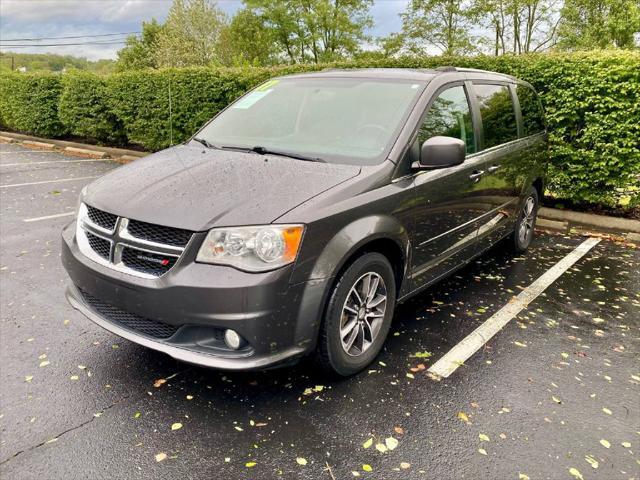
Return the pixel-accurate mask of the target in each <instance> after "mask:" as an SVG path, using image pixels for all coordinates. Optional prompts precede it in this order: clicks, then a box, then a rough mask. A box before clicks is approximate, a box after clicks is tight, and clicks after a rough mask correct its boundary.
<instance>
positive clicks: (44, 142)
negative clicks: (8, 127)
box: [0, 131, 149, 163]
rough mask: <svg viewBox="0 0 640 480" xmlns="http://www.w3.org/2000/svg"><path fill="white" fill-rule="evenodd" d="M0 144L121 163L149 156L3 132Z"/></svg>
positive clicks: (138, 152) (121, 149) (145, 153)
mask: <svg viewBox="0 0 640 480" xmlns="http://www.w3.org/2000/svg"><path fill="white" fill-rule="evenodd" d="M0 143H22V144H23V145H24V146H25V147H29V148H38V149H47V150H52V149H58V148H59V149H61V150H64V151H65V153H67V154H70V155H78V156H82V157H90V158H104V159H109V158H111V159H113V160H116V161H118V162H122V163H128V162H131V161H133V160H137V159H139V158H142V157H144V156H146V155H149V152H140V151H138V150H128V149H126V148H115V147H101V146H99V145H88V144H86V143H78V142H69V141H67V140H55V139H50V138H41V137H34V136H31V135H23V134H21V133H13V132H4V131H0Z"/></svg>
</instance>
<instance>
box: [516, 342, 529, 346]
mask: <svg viewBox="0 0 640 480" xmlns="http://www.w3.org/2000/svg"><path fill="white" fill-rule="evenodd" d="M513 343H514V344H515V345H517V346H519V347H526V346H527V344H526V343H522V342H513Z"/></svg>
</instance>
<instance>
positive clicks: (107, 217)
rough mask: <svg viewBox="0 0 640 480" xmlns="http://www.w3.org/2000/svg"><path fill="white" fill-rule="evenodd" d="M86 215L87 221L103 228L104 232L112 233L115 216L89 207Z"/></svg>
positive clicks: (114, 225)
mask: <svg viewBox="0 0 640 480" xmlns="http://www.w3.org/2000/svg"><path fill="white" fill-rule="evenodd" d="M87 215H89V219H90V220H91V221H92V222H93V223H94V224H96V225H98V226H99V227H102V228H104V229H105V230H109V231H113V229H114V228H116V220H118V216H117V215H113V214H111V213H107V212H103V211H102V210H98V209H97V208H93V207H91V206H89V205H87Z"/></svg>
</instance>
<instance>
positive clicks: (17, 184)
mask: <svg viewBox="0 0 640 480" xmlns="http://www.w3.org/2000/svg"><path fill="white" fill-rule="evenodd" d="M91 178H98V175H93V176H91V177H75V178H60V179H58V180H44V181H42V182H30V183H14V184H12V185H0V188H13V187H28V186H29V185H42V184H44V183H61V182H72V181H74V180H89V179H91Z"/></svg>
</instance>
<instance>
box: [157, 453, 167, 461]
mask: <svg viewBox="0 0 640 480" xmlns="http://www.w3.org/2000/svg"><path fill="white" fill-rule="evenodd" d="M166 459H167V454H166V453H158V454H157V455H156V462H162V461H163V460H166Z"/></svg>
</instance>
